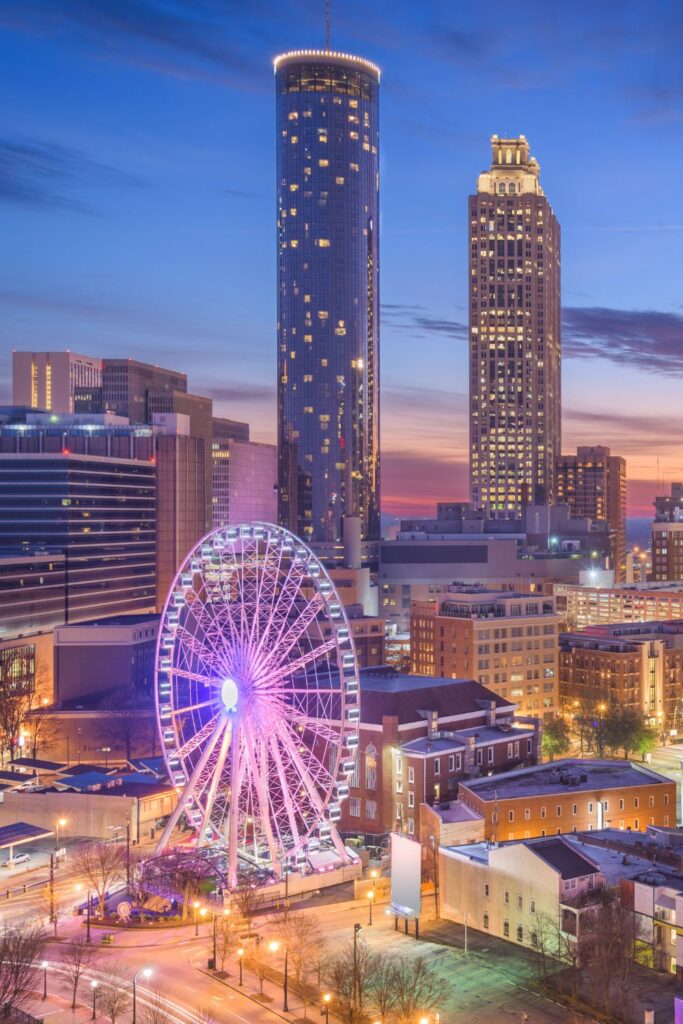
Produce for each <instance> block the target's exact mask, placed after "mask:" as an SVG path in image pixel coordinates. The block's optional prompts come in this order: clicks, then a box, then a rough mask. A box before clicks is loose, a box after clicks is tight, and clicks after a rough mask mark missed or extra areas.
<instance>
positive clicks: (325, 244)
mask: <svg viewBox="0 0 683 1024" xmlns="http://www.w3.org/2000/svg"><path fill="white" fill-rule="evenodd" d="M315 244H316V245H317V246H318V248H320V249H329V247H330V240H329V238H316V240H315Z"/></svg>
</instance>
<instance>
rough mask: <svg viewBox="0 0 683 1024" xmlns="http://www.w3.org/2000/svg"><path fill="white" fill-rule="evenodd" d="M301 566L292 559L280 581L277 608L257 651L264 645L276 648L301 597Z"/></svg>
mask: <svg viewBox="0 0 683 1024" xmlns="http://www.w3.org/2000/svg"><path fill="white" fill-rule="evenodd" d="M296 574H298V575H299V580H298V581H297V580H296V579H295V576H296ZM301 576H302V573H301V566H300V564H299V563H298V562H297V561H296V560H295V559H294V558H293V559H292V560H291V561H290V564H289V568H288V569H287V574H286V575H285V578H284V579H283V580H282V583H281V586H280V588H279V592H278V593H277V601H278V606H277V609H276V610H275V609H274V614H273V615H272V617H271V624H270V627H269V629H268V630H267V631H266V632H265V633H264V635H263V637H262V640H261V644H260V645H259V649H260V648H261V647H262V646H263V645H266V646H267V647H269V648H273V649H274V648H277V646H278V643H279V639H280V637H281V636H282V633H283V631H284V629H285V627H286V625H287V622H288V621H289V617H290V615H291V614H292V610H293V608H294V606H295V604H296V601H297V599H298V598H299V597H300V596H301V589H300V586H299V584H300V582H301Z"/></svg>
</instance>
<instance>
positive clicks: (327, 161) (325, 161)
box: [318, 160, 330, 167]
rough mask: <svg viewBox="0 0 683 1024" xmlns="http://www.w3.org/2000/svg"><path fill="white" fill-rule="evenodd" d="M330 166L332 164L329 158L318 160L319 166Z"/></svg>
mask: <svg viewBox="0 0 683 1024" xmlns="http://www.w3.org/2000/svg"><path fill="white" fill-rule="evenodd" d="M329 166H330V161H329V160H318V167H329Z"/></svg>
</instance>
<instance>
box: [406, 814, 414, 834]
mask: <svg viewBox="0 0 683 1024" xmlns="http://www.w3.org/2000/svg"><path fill="white" fill-rule="evenodd" d="M408 835H409V836H414V835H415V819H414V818H408Z"/></svg>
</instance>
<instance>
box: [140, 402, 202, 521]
mask: <svg viewBox="0 0 683 1024" xmlns="http://www.w3.org/2000/svg"><path fill="white" fill-rule="evenodd" d="M147 414H148V417H149V419H148V422H149V423H154V422H155V421H156V422H158V421H159V417H160V415H164V416H165V417H168V416H169V415H174V414H176V415H177V414H179V415H180V416H182V417H184V418H186V421H187V424H188V430H187V435H188V436H189V437H191V438H197V439H199V440H201V442H202V444H201V447H202V448H203V450H204V473H203V479H204V506H205V507H204V528H203V531H202V536H203V535H204V534H205V533H208V532H209V530H211V529H212V525H213V503H212V497H213V462H212V451H211V441H212V436H213V402H212V400H211V399H210V398H204V397H203V396H202V395H190V394H188V393H187V391H176V390H171V389H170V387H169V388H168V389H167V390H162V391H157V390H149V391H148V392H147Z"/></svg>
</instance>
